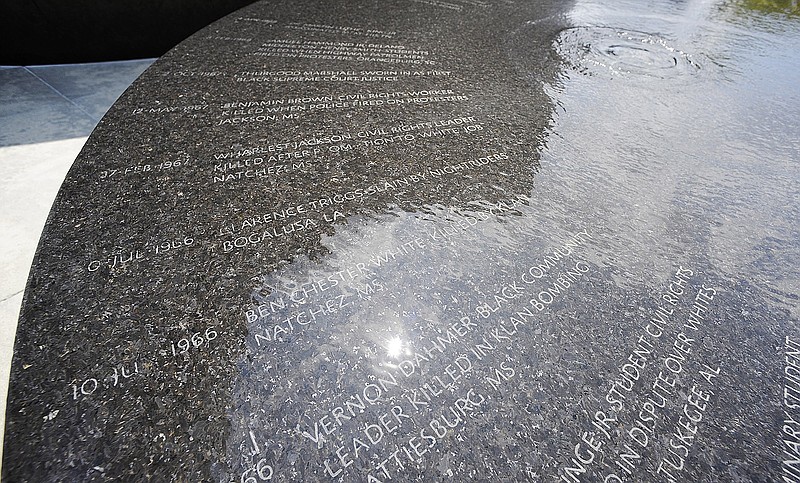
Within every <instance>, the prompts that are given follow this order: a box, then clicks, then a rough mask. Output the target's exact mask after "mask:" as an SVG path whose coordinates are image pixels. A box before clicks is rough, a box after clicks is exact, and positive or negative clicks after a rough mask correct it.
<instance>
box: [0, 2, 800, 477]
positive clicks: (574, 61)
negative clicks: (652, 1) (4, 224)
mask: <svg viewBox="0 0 800 483" xmlns="http://www.w3.org/2000/svg"><path fill="white" fill-rule="evenodd" d="M595 7H596V6H593V4H591V3H590V2H578V3H577V4H572V3H565V2H556V1H553V2H548V1H541V2H538V3H537V4H528V3H525V4H522V3H517V2H483V1H468V0H447V1H439V0H436V1H433V0H431V1H427V0H426V1H414V2H388V3H387V2H383V3H381V4H380V5H375V4H372V3H369V2H356V3H353V2H334V3H330V2H326V3H325V4H321V3H315V2H312V1H309V2H300V3H297V2H278V3H269V4H268V3H266V2H262V3H257V4H254V5H252V6H250V7H247V8H245V9H243V10H241V11H239V12H236V13H234V14H232V15H230V16H228V17H226V18H224V19H222V20H220V21H219V22H217V23H215V24H212V25H211V26H209V27H208V28H206V29H204V30H202V31H200V32H198V33H197V34H195V35H194V36H193V37H191V38H190V39H188V40H186V41H185V42H184V43H182V44H181V45H179V46H178V47H176V48H175V49H173V50H172V51H171V52H169V53H168V54H167V55H165V56H164V57H163V58H161V59H160V60H159V61H158V62H156V63H155V64H154V65H153V66H152V67H151V68H150V69H148V70H147V71H146V72H145V74H144V75H143V76H142V77H141V78H140V79H139V80H138V81H137V82H136V83H135V84H134V86H133V87H132V88H131V89H129V90H128V91H127V92H126V94H125V95H124V96H123V97H122V98H121V99H120V100H119V101H118V102H117V103H116V105H115V106H114V108H112V110H111V111H110V112H109V113H108V115H107V116H106V117H105V118H104V120H103V122H102V123H101V124H100V126H98V128H97V130H96V131H95V132H94V133H93V135H92V137H91V138H90V140H89V142H88V143H87V145H86V147H85V149H84V151H83V152H82V153H81V156H80V157H79V159H78V160H77V161H76V163H75V166H74V167H73V169H72V171H71V172H70V174H69V176H68V177H67V179H66V181H65V183H64V186H63V187H62V190H61V193H60V195H59V198H58V200H57V202H56V203H55V205H54V207H53V211H52V216H51V217H50V220H49V222H48V225H47V228H46V230H45V233H44V235H43V238H42V242H41V246H40V249H39V252H38V254H37V258H36V261H35V263H34V268H33V271H32V274H31V278H30V281H29V284H28V288H27V292H26V300H25V303H24V306H23V310H22V314H21V319H20V328H19V333H18V335H17V341H16V346H15V359H14V363H13V368H12V379H11V391H10V396H9V405H8V417H7V421H8V423H7V428H6V431H7V433H6V444H5V449H4V455H5V456H4V462H3V463H4V464H3V476H4V479H8V480H9V481H30V480H36V481H62V480H67V481H72V480H76V481H83V480H90V481H95V480H97V481H101V480H113V479H122V480H141V479H147V480H156V481H162V480H164V481H172V480H176V481H183V480H200V481H207V480H216V481H240V482H248V483H256V482H260V481H271V480H274V481H372V482H378V481H391V480H400V481H409V480H424V481H429V480H433V481H438V480H442V479H453V480H457V481H489V480H491V481H495V480H498V481H554V480H560V481H567V482H577V481H705V480H711V481H717V480H719V481H723V480H728V479H738V480H743V481H744V480H747V481H753V480H756V481H758V480H762V479H763V480H765V481H766V480H780V479H783V480H784V481H800V480H798V478H800V463H798V460H800V452H798V450H797V448H798V447H800V439H798V437H797V436H796V435H797V434H800V427H798V424H797V422H796V421H800V414H798V408H800V362H799V361H800V334H798V331H797V326H796V323H795V322H796V320H797V316H798V306H797V300H798V295H797V280H798V271H797V269H796V266H797V264H796V261H797V237H796V236H795V235H796V226H795V225H796V223H795V221H796V219H797V215H799V213H797V207H796V206H794V205H793V204H792V203H791V202H790V200H792V199H793V198H792V196H793V194H796V193H795V191H796V190H794V188H793V187H794V186H795V185H796V183H795V181H796V179H797V175H798V173H797V169H796V167H795V166H796V164H797V163H796V155H793V154H788V155H787V154H786V153H789V152H791V150H789V149H787V146H792V143H796V139H794V137H793V135H790V134H789V133H790V132H793V130H792V129H791V128H792V127H793V126H795V125H796V121H797V116H796V114H797V111H796V110H792V108H791V107H784V108H783V110H780V111H778V113H777V115H776V114H775V113H770V112H765V111H764V110H760V111H759V108H754V107H752V106H749V107H748V104H747V103H746V101H745V100H744V98H745V97H746V96H743V95H742V92H743V90H742V89H743V87H742V86H747V85H752V84H748V83H752V82H753V79H752V78H749V77H747V76H748V75H749V73H750V72H751V71H748V70H746V69H743V68H739V69H737V68H734V67H736V66H737V65H738V66H741V64H736V65H734V66H733V67H730V68H728V67H727V66H728V65H729V64H731V63H735V62H739V60H737V59H740V57H741V56H746V55H750V54H748V53H747V52H749V51H747V50H745V49H742V50H737V51H735V52H733V53H730V52H727V51H726V50H725V49H729V48H731V49H733V48H735V47H730V45H734V44H731V43H730V42H719V41H718V40H719V37H725V35H729V36H733V37H734V38H738V37H736V36H735V35H734V34H736V33H738V31H737V30H735V29H737V28H739V27H736V28H734V30H733V32H731V30H729V29H731V28H733V27H729V26H727V24H724V23H722V24H721V23H719V22H720V20H719V18H720V15H721V14H720V13H719V11H718V10H714V11H712V12H699V11H695V10H691V9H686V8H684V6H682V4H681V5H677V4H676V5H673V4H666V3H665V5H663V6H653V7H652V8H654V9H656V10H657V11H658V13H659V14H658V15H650V16H647V17H642V16H637V15H635V14H634V13H635V12H636V11H637V8H640V7H637V6H636V5H633V4H631V5H628V6H626V7H625V8H627V9H628V10H629V11H630V13H626V14H620V10H614V9H611V10H608V11H606V10H605V9H599V10H598V9H597V8H595ZM620 8H621V7H620ZM698 8H699V7H698ZM659 9H660V10H659ZM615 15H616V16H620V15H621V17H619V18H617V17H615ZM764 15H766V14H764ZM633 19H635V21H634V20H633ZM664 19H668V20H669V21H666V20H664ZM698 19H700V20H698ZM690 20H691V21H690ZM779 21H780V22H786V21H787V20H786V19H780V20H779ZM661 22H665V23H661ZM692 22H694V23H692ZM701 23H702V27H703V29H705V30H703V31H712V32H713V37H712V40H714V41H713V42H712V41H711V40H708V39H705V38H704V37H703V36H702V34H698V33H696V32H694V33H693V32H690V31H688V30H689V29H691V28H692V25H698V24H701ZM597 25H605V26H603V27H598V26H597ZM612 25H619V26H618V27H617V26H612ZM780 25H781V26H782V27H784V30H783V32H786V31H787V29H789V30H788V31H789V33H786V34H782V35H785V36H786V37H785V38H787V39H789V40H792V39H797V37H800V34H798V32H797V29H796V28H795V29H794V30H791V28H790V27H788V26H786V24H784V23H781V24H780ZM670 26H672V28H673V30H670V29H669V28H667V27H670ZM678 26H681V28H678ZM630 27H635V28H630ZM682 29H683V30H682ZM714 29H717V30H714ZM645 32H652V33H645ZM763 35H766V34H762V37H763ZM770 35H776V36H777V37H775V39H773V41H774V42H776V43H775V45H784V44H781V43H780V42H779V40H780V39H783V37H780V35H778V34H770ZM789 40H783V42H784V43H785V44H786V45H792V42H790V41H789ZM787 52H792V53H791V54H787V53H785V52H783V51H782V54H781V55H782V56H783V57H780V58H782V59H786V58H791V59H793V60H792V62H794V64H793V65H797V64H798V60H797V55H796V54H794V53H793V52H794V49H791V50H787ZM753 55H755V54H753ZM759 55H760V54H759ZM792 55H793V57H792ZM737 56H738V57H737ZM699 59H702V60H699ZM730 59H732V60H730ZM706 61H708V62H706ZM726 63H727V64H726ZM712 66H713V67H712ZM576 71H577V72H582V73H587V74H590V75H586V76H584V75H578V76H575V75H573V74H574V73H575V72H576ZM701 71H702V72H703V75H696V74H698V73H699V72H701ZM737 76H739V77H737ZM764 82H766V81H764ZM769 82H772V84H770V86H772V87H778V88H775V89H773V90H770V92H775V93H779V94H775V95H776V96H787V97H789V98H791V96H793V95H796V94H797V86H796V85H795V83H791V82H788V81H785V82H784V83H783V84H781V83H780V82H781V77H780V76H779V75H773V76H771V77H770V78H769ZM745 92H746V89H745ZM731 99H736V100H737V101H738V103H737V102H733V101H731ZM776 105H777V104H776ZM786 105H787V106H790V105H789V104H786ZM737 109H741V110H747V112H748V115H750V116H757V117H758V118H759V119H761V120H762V122H761V123H759V125H760V126H764V125H765V124H764V123H766V122H767V121H768V120H769V119H774V118H775V117H776V116H777V117H778V118H779V119H781V122H782V123H783V124H785V125H786V126H787V127H785V128H784V129H787V131H785V132H784V131H780V130H779V129H775V130H773V131H772V132H771V133H770V136H771V137H769V139H771V140H772V141H769V142H765V141H764V139H765V137H764V136H761V137H759V136H760V134H759V132H760V131H757V130H755V129H753V130H752V131H751V130H748V129H745V128H744V127H743V126H744V124H742V121H741V119H742V116H741V115H740V113H738V112H737V111H736V110H737ZM714 123H716V124H714ZM714 125H724V126H725V129H709V128H708V126H714ZM731 133H733V134H731ZM734 134H735V135H734ZM734 137H735V138H736V139H735V140H732V139H733V138H734ZM775 140H780V142H777V141H775ZM770 143H772V144H770ZM754 146H757V147H759V148H760V149H762V150H763V151H762V154H764V156H761V157H760V158H759V162H760V164H759V165H758V166H755V165H754V159H753V157H752V156H751V155H752V153H753V152H754V151H753V149H754ZM795 152H796V151H795ZM764 186H769V188H770V189H769V193H768V194H763V193H764V189H763V188H764ZM754 206H757V208H758V209H755V208H754Z"/></svg>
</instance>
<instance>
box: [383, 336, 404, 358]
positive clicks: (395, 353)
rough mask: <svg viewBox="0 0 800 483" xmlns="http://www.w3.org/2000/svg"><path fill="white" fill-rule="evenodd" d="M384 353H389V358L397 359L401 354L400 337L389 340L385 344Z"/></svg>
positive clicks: (401, 344)
mask: <svg viewBox="0 0 800 483" xmlns="http://www.w3.org/2000/svg"><path fill="white" fill-rule="evenodd" d="M386 351H387V352H388V353H389V357H392V358H395V357H399V356H400V354H402V353H403V341H402V340H401V339H400V337H395V338H394V339H392V340H390V341H389V342H388V343H387V344H386Z"/></svg>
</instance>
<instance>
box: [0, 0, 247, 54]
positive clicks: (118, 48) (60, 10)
mask: <svg viewBox="0 0 800 483" xmlns="http://www.w3.org/2000/svg"><path fill="white" fill-rule="evenodd" d="M252 2H253V0H107V1H103V0H66V1H65V0H24V1H22V0H0V65H30V64H58V63H72V62H96V61H105V60H122V59H137V58H146V57H159V56H161V55H162V54H164V53H165V52H166V51H167V50H169V49H170V48H172V47H173V46H174V45H176V44H177V43H178V42H180V41H181V40H183V39H185V38H186V37H188V36H189V35H191V34H192V33H194V32H195V31H197V30H198V29H200V28H202V27H204V26H205V25H208V24H209V23H211V22H213V21H214V20H216V19H218V18H220V17H222V16H224V15H226V14H228V13H230V12H232V11H234V10H236V9H237V8H240V7H243V6H245V5H248V4H250V3H252Z"/></svg>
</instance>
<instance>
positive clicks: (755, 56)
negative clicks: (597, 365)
mask: <svg viewBox="0 0 800 483" xmlns="http://www.w3.org/2000/svg"><path fill="white" fill-rule="evenodd" d="M777 3H780V2H777ZM777 3H776V2H772V3H768V2H757V1H739V2H736V1H733V2H704V1H697V2H648V3H646V4H641V3H636V2H622V3H616V4H615V5H614V6H608V5H606V4H601V3H599V2H593V1H581V2H578V3H577V5H576V7H575V8H574V10H573V12H572V14H571V20H572V22H573V24H574V25H575V26H574V27H573V28H569V29H566V30H564V31H563V32H562V34H561V35H560V37H559V38H558V40H557V41H556V45H555V47H556V50H557V51H558V52H559V53H560V55H561V56H562V57H563V58H564V60H565V62H566V64H567V66H568V68H567V70H566V71H565V74H564V76H563V77H562V81H561V83H560V85H557V86H554V89H553V91H552V95H553V97H554V99H555V100H556V101H557V102H558V104H559V106H560V107H561V108H562V109H561V110H559V111H558V113H557V119H556V125H555V127H554V128H553V130H552V132H553V135H552V136H550V138H549V139H548V148H547V149H546V150H545V152H544V154H543V159H542V166H543V169H542V173H540V177H539V180H538V181H539V183H538V187H539V188H541V189H542V190H546V191H549V192H551V194H552V196H551V197H548V198H549V199H559V197H560V198H561V200H562V202H563V205H561V207H560V206H558V205H557V204H555V205H554V206H553V207H551V209H552V210H559V209H568V210H574V213H578V214H586V215H585V216H591V217H592V218H593V220H592V223H595V224H598V225H601V226H606V227H607V228H608V230H609V231H614V232H617V233H620V232H621V233H622V235H623V236H621V237H613V240H616V241H609V242H608V244H609V246H605V247H603V249H604V252H605V253H606V254H607V256H608V257H609V259H613V262H614V264H615V265H616V266H617V267H618V271H619V276H618V279H617V282H619V283H621V284H623V285H629V284H631V283H636V282H644V281H652V280H657V279H658V278H659V277H660V275H658V272H659V270H653V269H652V268H653V267H656V268H659V267H660V268H662V269H664V270H666V269H667V267H668V266H669V264H670V262H671V260H674V259H676V258H678V257H679V256H680V255H681V254H683V253H693V252H694V253H696V252H699V251H701V252H704V253H703V255H704V256H705V257H708V259H709V260H710V261H711V263H712V265H713V266H714V267H715V269H716V270H718V271H719V275H720V276H722V277H723V278H725V279H729V280H741V279H746V280H747V281H748V283H752V284H754V285H755V286H757V287H759V288H760V289H761V290H762V292H763V294H764V296H765V297H767V298H771V299H775V300H776V301H777V302H778V303H779V304H781V305H783V306H785V307H788V308H790V310H792V311H793V313H794V315H795V316H797V315H800V314H799V313H798V304H797V296H796V294H797V292H798V280H800V270H798V268H797V267H798V264H797V263H796V262H797V260H798V259H800V251H799V250H798V240H800V236H799V235H800V234H799V233H798V223H797V220H798V219H800V212H799V211H798V204H797V201H798V199H800V191H798V186H800V183H798V180H800V159H798V154H797V153H800V141H798V137H797V135H796V132H797V126H798V125H799V124H800V107H798V106H800V83H799V82H797V80H798V79H797V77H796V76H797V73H798V72H800V54H798V52H797V49H796V46H797V45H798V42H800V15H798V14H800V10H798V7H797V6H796V5H795V6H792V4H791V2H783V3H785V4H786V5H785V6H784V7H783V8H780V7H779V6H777ZM548 167H549V168H550V169H548ZM566 193H569V195H567V194H566ZM564 207H568V208H564ZM575 216H581V215H575ZM609 240H612V239H611V238H609ZM619 240H625V241H624V242H620V241H619Z"/></svg>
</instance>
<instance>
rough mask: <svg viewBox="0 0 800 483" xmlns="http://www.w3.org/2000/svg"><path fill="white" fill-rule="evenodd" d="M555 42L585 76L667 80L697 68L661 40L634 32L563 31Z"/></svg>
mask: <svg viewBox="0 0 800 483" xmlns="http://www.w3.org/2000/svg"><path fill="white" fill-rule="evenodd" d="M555 43H556V49H557V50H558V52H559V53H560V54H561V55H562V57H564V59H565V60H566V61H567V63H569V64H571V65H572V67H573V68H574V69H575V70H578V71H579V72H582V73H584V74H587V75H612V76H648V77H657V78H661V79H668V78H674V77H681V76H684V75H687V74H693V73H694V72H696V71H698V70H699V69H700V66H699V65H698V64H697V63H695V62H694V61H693V60H692V59H691V58H690V57H689V55H687V54H686V53H685V52H682V51H680V50H678V49H676V48H674V47H671V46H670V45H669V44H668V43H667V42H666V41H665V40H664V39H662V38H660V37H658V36H656V35H653V34H649V33H646V32H637V31H635V30H624V29H616V28H612V27H572V28H567V29H564V30H563V31H562V32H561V34H560V35H559V36H558V38H557V39H556V42H555Z"/></svg>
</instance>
